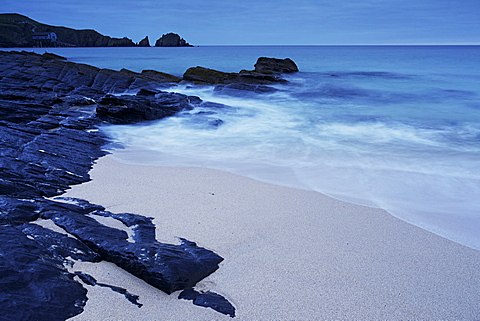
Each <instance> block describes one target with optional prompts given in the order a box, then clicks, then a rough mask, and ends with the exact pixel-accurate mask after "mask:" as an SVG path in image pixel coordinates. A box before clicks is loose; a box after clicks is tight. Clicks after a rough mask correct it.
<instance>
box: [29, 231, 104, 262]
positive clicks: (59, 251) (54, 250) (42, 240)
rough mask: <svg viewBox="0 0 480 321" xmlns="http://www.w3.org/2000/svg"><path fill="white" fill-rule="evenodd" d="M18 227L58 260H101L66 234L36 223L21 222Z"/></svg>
mask: <svg viewBox="0 0 480 321" xmlns="http://www.w3.org/2000/svg"><path fill="white" fill-rule="evenodd" d="M20 229H21V230H22V232H23V233H24V234H25V235H27V236H28V237H29V238H31V239H33V240H35V241H36V242H38V243H39V244H41V245H42V247H43V248H45V249H46V250H47V251H48V252H50V254H51V256H53V257H55V258H57V259H58V260H59V261H64V260H67V259H66V258H71V259H73V260H81V261H87V262H100V261H101V258H100V255H98V253H96V252H94V251H92V249H90V248H89V247H88V246H86V245H85V244H84V243H82V242H81V241H79V240H77V239H75V238H73V237H70V236H68V235H66V234H61V233H58V232H54V231H52V230H50V229H47V228H43V227H41V226H40V225H37V224H23V225H21V226H20Z"/></svg>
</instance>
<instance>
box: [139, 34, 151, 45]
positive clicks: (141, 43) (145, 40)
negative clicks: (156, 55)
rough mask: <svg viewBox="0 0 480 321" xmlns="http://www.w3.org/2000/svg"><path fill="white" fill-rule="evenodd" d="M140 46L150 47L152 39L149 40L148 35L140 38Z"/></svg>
mask: <svg viewBox="0 0 480 321" xmlns="http://www.w3.org/2000/svg"><path fill="white" fill-rule="evenodd" d="M138 46H139V47H150V40H148V36H146V37H145V38H143V39H142V40H140V42H139V43H138Z"/></svg>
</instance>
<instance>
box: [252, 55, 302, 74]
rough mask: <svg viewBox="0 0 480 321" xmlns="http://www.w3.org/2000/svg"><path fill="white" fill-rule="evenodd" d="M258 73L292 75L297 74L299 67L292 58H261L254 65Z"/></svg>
mask: <svg viewBox="0 0 480 321" xmlns="http://www.w3.org/2000/svg"><path fill="white" fill-rule="evenodd" d="M254 66H255V71H258V72H275V73H292V72H297V71H298V67H297V65H296V64H295V62H293V60H292V59H290V58H285V59H277V58H267V57H260V58H258V60H257V63H256V64H255V65H254Z"/></svg>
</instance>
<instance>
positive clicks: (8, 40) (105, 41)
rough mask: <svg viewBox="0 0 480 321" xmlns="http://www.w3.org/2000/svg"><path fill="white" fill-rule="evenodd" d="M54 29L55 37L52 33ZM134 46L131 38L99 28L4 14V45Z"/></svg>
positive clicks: (0, 36) (0, 17)
mask: <svg viewBox="0 0 480 321" xmlns="http://www.w3.org/2000/svg"><path fill="white" fill-rule="evenodd" d="M52 33H54V35H55V36H54V37H50V35H51V34H52ZM47 46H48V47H51V46H53V47H133V46H135V43H134V42H133V41H132V40H131V39H129V38H126V37H124V38H112V37H109V36H104V35H102V34H100V33H98V32H97V31H95V30H89V29H87V30H76V29H72V28H67V27H56V26H50V25H46V24H43V23H40V22H37V21H35V20H33V19H30V18H28V17H26V16H23V15H20V14H10V13H9V14H0V47H4V48H8V47H47Z"/></svg>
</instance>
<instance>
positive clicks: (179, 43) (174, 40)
mask: <svg viewBox="0 0 480 321" xmlns="http://www.w3.org/2000/svg"><path fill="white" fill-rule="evenodd" d="M155 47H193V46H192V45H191V44H189V43H188V42H186V41H185V39H183V38H181V37H180V36H179V35H177V34H176V33H167V34H164V35H163V36H162V37H160V38H159V39H158V40H157V41H156V42H155Z"/></svg>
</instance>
